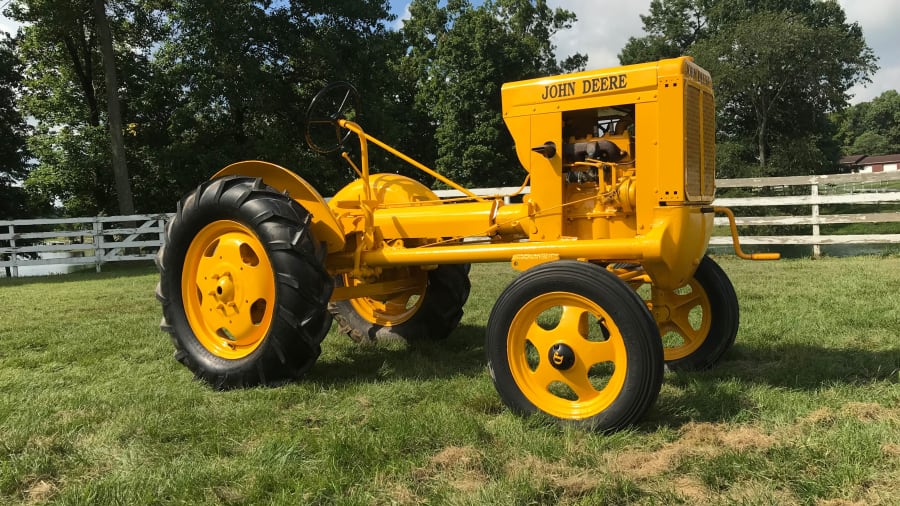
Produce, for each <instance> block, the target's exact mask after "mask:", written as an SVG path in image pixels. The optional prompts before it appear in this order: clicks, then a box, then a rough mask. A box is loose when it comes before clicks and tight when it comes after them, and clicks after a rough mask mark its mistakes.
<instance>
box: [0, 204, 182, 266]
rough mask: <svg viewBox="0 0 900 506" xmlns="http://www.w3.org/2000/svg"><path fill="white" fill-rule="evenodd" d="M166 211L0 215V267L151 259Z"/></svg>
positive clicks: (167, 216)
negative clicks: (42, 216)
mask: <svg viewBox="0 0 900 506" xmlns="http://www.w3.org/2000/svg"><path fill="white" fill-rule="evenodd" d="M168 218H169V215H167V214H135V215H129V216H99V217H94V218H61V219H35V220H11V221H0V267H2V268H4V270H5V272H6V275H7V276H11V277H16V276H18V275H19V268H20V267H30V266H38V265H93V266H95V268H96V269H97V271H98V272H99V271H100V269H101V267H102V266H103V264H105V263H108V262H123V261H133V260H147V259H152V258H153V257H154V256H155V255H156V251H157V250H158V249H159V247H160V245H162V242H163V240H164V232H165V224H166V221H167V220H168Z"/></svg>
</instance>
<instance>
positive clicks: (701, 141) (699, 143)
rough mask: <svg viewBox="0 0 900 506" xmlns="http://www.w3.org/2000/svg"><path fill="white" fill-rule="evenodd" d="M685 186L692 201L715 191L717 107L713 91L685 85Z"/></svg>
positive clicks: (707, 197)
mask: <svg viewBox="0 0 900 506" xmlns="http://www.w3.org/2000/svg"><path fill="white" fill-rule="evenodd" d="M684 89H685V97H684V98H685V111H684V113H685V125H684V127H685V141H686V142H685V157H684V158H685V159H684V189H685V193H686V194H687V198H688V200H689V201H707V202H711V201H712V199H713V197H714V196H715V193H716V107H715V103H714V101H713V97H712V94H710V93H708V92H704V91H701V89H700V88H697V87H695V86H685V87H684Z"/></svg>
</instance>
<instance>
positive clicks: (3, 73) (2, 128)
mask: <svg viewBox="0 0 900 506" xmlns="http://www.w3.org/2000/svg"><path fill="white" fill-rule="evenodd" d="M0 37H2V38H0V218H17V217H23V216H26V215H27V214H26V212H27V210H28V209H27V207H28V201H27V197H26V195H25V193H24V191H23V190H22V188H21V186H19V183H21V182H22V181H23V180H24V179H25V176H26V175H27V174H28V165H27V163H26V159H27V154H26V150H25V136H26V134H27V126H26V125H25V121H24V120H23V119H22V115H21V114H20V113H19V111H18V109H17V108H16V91H17V90H18V88H19V84H20V81H21V74H20V63H19V60H18V59H17V58H16V55H15V53H14V51H13V40H12V39H11V38H9V37H8V36H5V35H4V34H2V33H0Z"/></svg>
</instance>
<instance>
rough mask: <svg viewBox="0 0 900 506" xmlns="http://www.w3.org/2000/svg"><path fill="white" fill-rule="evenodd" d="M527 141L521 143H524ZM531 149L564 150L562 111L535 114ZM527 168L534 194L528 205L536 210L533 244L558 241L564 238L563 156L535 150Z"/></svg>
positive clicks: (531, 232) (531, 235)
mask: <svg viewBox="0 0 900 506" xmlns="http://www.w3.org/2000/svg"><path fill="white" fill-rule="evenodd" d="M523 141H525V139H522V140H518V139H517V142H523ZM527 142H528V143H529V144H528V145H529V146H532V147H537V146H541V145H544V144H546V143H553V144H554V146H556V149H557V150H561V149H562V118H561V116H560V113H559V112H552V113H546V114H533V115H532V116H531V136H530V138H528V140H527ZM526 167H530V170H529V172H530V174H531V180H532V185H531V195H529V196H528V203H530V204H531V205H532V206H533V208H534V215H533V220H532V223H530V224H529V225H530V227H531V229H530V230H526V231H525V232H527V233H528V235H529V237H530V238H531V240H532V241H555V240H558V239H559V238H560V237H562V235H563V173H562V157H561V156H560V155H559V153H557V154H556V155H555V156H553V157H552V158H547V157H546V156H544V155H543V154H541V153H539V152H536V151H531V156H530V158H529V161H528V164H527V165H526Z"/></svg>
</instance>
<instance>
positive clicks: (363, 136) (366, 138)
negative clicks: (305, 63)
mask: <svg viewBox="0 0 900 506" xmlns="http://www.w3.org/2000/svg"><path fill="white" fill-rule="evenodd" d="M338 123H339V124H340V125H341V126H342V127H343V128H347V129H349V130H351V131H352V132H354V133H356V134H357V135H358V136H359V140H360V147H361V149H362V152H363V162H362V165H363V170H362V172H363V179H366V178H367V177H368V174H369V171H368V169H369V162H368V149H367V147H366V146H367V144H368V142H371V143H372V144H375V145H376V146H378V147H380V148H382V149H384V150H385V151H387V152H388V153H391V154H392V155H394V156H396V157H397V158H399V159H401V160H403V161H405V162H406V163H408V164H410V165H412V166H413V167H416V168H417V169H419V170H421V171H422V172H424V173H426V174H428V175H429V176H431V177H433V178H435V179H437V180H438V181H440V182H442V183H444V184H446V185H447V186H449V187H451V188H453V189H455V190H459V191H461V192H462V193H463V194H465V195H467V196H469V197H470V198H472V199H475V200H481V197H479V196H478V195H475V194H474V193H472V192H471V191H469V190H468V189H467V188H465V187H463V186H460V185H458V184H457V183H456V182H455V181H453V180H451V179H448V178H446V177H444V175H443V174H441V173H439V172H437V171H435V170H432V169H431V168H429V167H428V166H426V165H424V164H422V163H420V162H418V161H416V160H414V159H413V158H411V157H409V156H406V155H405V154H404V153H401V152H400V151H398V150H396V149H394V148H393V147H391V146H390V145H388V144H385V143H384V142H382V141H380V140H378V139H376V138H375V137H373V136H371V135H369V134H367V133H366V132H364V131H363V129H362V127H361V126H359V125H357V124H356V123H353V122H352V121H347V120H340V121H339V122H338Z"/></svg>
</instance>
